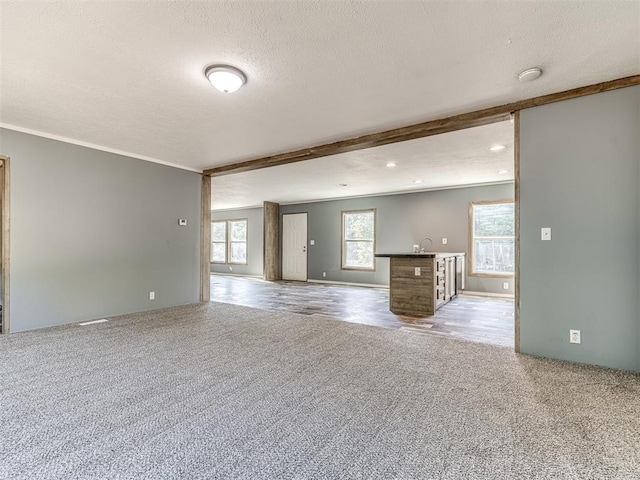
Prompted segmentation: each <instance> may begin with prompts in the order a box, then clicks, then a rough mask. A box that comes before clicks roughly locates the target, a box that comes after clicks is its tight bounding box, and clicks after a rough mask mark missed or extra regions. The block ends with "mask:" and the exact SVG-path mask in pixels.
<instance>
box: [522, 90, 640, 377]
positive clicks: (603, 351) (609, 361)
mask: <svg viewBox="0 0 640 480" xmlns="http://www.w3.org/2000/svg"><path fill="white" fill-rule="evenodd" d="M639 137H640V87H630V88H625V89H622V90H616V91H612V92H607V93H602V94H598V95H591V96H587V97H583V98H577V99H573V100H568V101H564V102H560V103H555V104H551V105H546V106H542V107H537V108H532V109H529V110H524V111H523V112H522V113H521V165H520V180H521V198H520V215H521V216H520V219H521V257H520V272H521V277H520V282H521V284H520V285H521V323H520V328H521V350H522V352H523V353H530V354H535V355H542V356H547V357H554V358H561V359H567V360H573V361H577V362H585V363H593V364H597V365H606V366H610V367H617V368H624V369H632V370H640V356H639V353H638V352H639V351H640V314H639V313H638V312H639V311H640V304H639V300H638V297H639V296H640V295H639V292H640V258H639V255H638V249H639V247H640V198H639V194H638V192H639V190H640V146H639V143H638V142H639V141H638V138H639ZM544 226H547V227H552V229H553V230H552V240H551V241H550V242H542V241H541V240H540V228H541V227H544ZM569 329H578V330H581V333H582V343H581V344H580V345H576V344H570V343H569Z"/></svg>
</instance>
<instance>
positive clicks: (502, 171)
mask: <svg viewBox="0 0 640 480" xmlns="http://www.w3.org/2000/svg"><path fill="white" fill-rule="evenodd" d="M505 173H509V170H498V175H504V174H505Z"/></svg>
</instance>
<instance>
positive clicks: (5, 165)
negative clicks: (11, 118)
mask: <svg viewBox="0 0 640 480" xmlns="http://www.w3.org/2000/svg"><path fill="white" fill-rule="evenodd" d="M0 164H1V167H0V168H1V170H2V172H0V182H1V184H0V188H1V189H2V191H1V193H0V195H1V198H2V208H1V209H0V229H1V230H2V242H0V251H1V253H0V255H1V257H2V259H1V268H2V331H1V332H0V333H9V331H10V326H11V323H10V315H9V314H10V308H9V298H10V291H11V290H10V288H9V280H10V273H11V272H10V269H9V268H10V262H9V259H10V256H9V245H10V243H11V237H10V235H11V230H10V228H9V225H10V218H11V204H10V202H11V191H10V189H9V185H10V175H11V170H10V166H11V159H10V158H9V157H6V156H4V155H0Z"/></svg>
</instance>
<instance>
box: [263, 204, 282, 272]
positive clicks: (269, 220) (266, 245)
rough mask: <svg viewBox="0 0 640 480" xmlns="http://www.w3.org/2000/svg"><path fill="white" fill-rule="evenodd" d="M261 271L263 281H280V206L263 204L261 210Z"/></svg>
mask: <svg viewBox="0 0 640 480" xmlns="http://www.w3.org/2000/svg"><path fill="white" fill-rule="evenodd" d="M262 212H263V213H262V214H263V220H264V221H263V224H264V226H263V243H262V249H263V250H262V253H263V259H264V260H263V262H264V263H263V269H262V278H263V279H264V280H280V279H282V275H281V273H280V272H281V268H280V205H279V204H277V203H272V202H264V204H263V209H262Z"/></svg>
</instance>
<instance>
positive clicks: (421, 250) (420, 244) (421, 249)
mask: <svg viewBox="0 0 640 480" xmlns="http://www.w3.org/2000/svg"><path fill="white" fill-rule="evenodd" d="M425 240H429V241H430V242H431V245H433V240H431V239H430V238H429V237H424V238H423V239H422V240H420V243H419V245H418V246H419V248H420V253H424V247H423V246H422V242H424V241H425Z"/></svg>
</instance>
